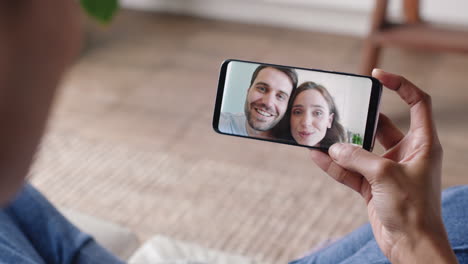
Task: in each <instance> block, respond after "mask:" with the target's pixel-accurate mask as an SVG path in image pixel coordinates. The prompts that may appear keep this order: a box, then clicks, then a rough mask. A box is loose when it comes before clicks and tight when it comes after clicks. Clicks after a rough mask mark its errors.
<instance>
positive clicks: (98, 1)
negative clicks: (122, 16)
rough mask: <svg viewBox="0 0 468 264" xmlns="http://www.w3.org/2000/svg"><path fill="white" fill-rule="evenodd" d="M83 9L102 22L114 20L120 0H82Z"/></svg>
mask: <svg viewBox="0 0 468 264" xmlns="http://www.w3.org/2000/svg"><path fill="white" fill-rule="evenodd" d="M80 3H81V6H82V7H83V9H84V10H85V11H86V12H87V13H88V14H89V15H90V16H92V17H94V18H95V19H97V20H99V21H100V22H102V23H109V22H110V21H111V20H112V17H113V16H114V14H115V12H116V11H117V9H118V7H119V4H118V0H80Z"/></svg>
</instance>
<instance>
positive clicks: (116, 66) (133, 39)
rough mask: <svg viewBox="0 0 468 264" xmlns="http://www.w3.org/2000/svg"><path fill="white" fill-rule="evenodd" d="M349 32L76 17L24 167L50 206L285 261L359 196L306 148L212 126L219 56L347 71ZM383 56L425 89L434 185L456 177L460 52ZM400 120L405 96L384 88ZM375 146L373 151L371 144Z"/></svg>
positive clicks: (332, 233)
mask: <svg viewBox="0 0 468 264" xmlns="http://www.w3.org/2000/svg"><path fill="white" fill-rule="evenodd" d="M361 45H362V40H361V39H359V38H355V37H347V36H338V35H329V34H323V33H315V32H306V31H298V30H288V29H281V28H273V27H265V26H258V25H244V24H237V23H228V22H218V21H212V20H203V19H195V18H190V17H181V16H171V15H162V14H145V13H137V12H133V11H132V12H130V11H125V12H122V13H121V14H120V15H119V16H118V17H117V18H116V20H115V23H114V24H113V25H112V26H110V27H107V28H105V29H96V28H88V33H87V44H86V46H85V48H84V51H83V55H82V57H81V58H80V59H79V60H78V62H77V63H76V65H75V66H74V67H73V69H72V70H71V72H70V73H69V75H68V76H67V78H66V79H65V81H64V83H63V89H62V90H61V92H60V94H59V95H58V97H57V103H56V106H55V108H54V112H53V115H52V119H51V122H50V126H49V129H48V132H47V134H46V136H45V138H44V143H43V144H42V147H41V151H40V153H39V155H38V157H37V161H36V163H35V165H34V167H33V170H32V172H31V177H32V181H33V183H34V184H35V185H36V186H38V188H39V189H40V190H42V191H43V192H44V193H45V194H46V195H47V196H48V197H49V198H50V199H51V200H52V201H53V202H54V203H55V204H57V205H59V206H64V207H69V208H73V209H76V210H79V211H81V212H84V213H87V214H90V215H94V216H97V217H101V218H104V219H108V220H111V221H114V222H117V223H120V224H122V225H125V226H127V227H129V228H131V229H132V230H134V231H135V232H136V233H137V234H138V236H139V237H140V239H141V240H142V241H144V240H146V239H148V238H149V237H151V236H153V235H156V234H163V235H166V236H170V237H173V238H176V239H180V240H185V241H188V242H194V243H198V244H200V245H202V246H206V247H210V248H215V249H219V250H224V251H227V252H230V253H234V254H242V255H246V256H250V257H254V258H257V259H261V260H265V261H269V262H271V263H285V262H286V261H288V260H292V259H294V258H296V257H298V256H300V255H301V254H304V253H306V252H307V251H309V250H310V249H311V248H313V247H314V246H315V245H317V244H318V243H320V242H321V241H323V240H325V239H328V238H336V237H339V236H342V235H344V234H346V233H348V232H350V231H351V230H353V229H354V228H356V227H358V226H359V225H361V224H363V223H364V222H365V221H366V218H367V216H366V211H365V207H364V204H363V201H361V199H360V197H358V196H357V195H356V194H354V193H353V192H351V191H350V190H348V189H346V188H345V187H344V186H341V185H339V184H337V183H335V182H333V181H332V180H331V179H329V178H328V177H327V176H326V175H325V174H324V173H322V172H321V171H319V170H318V169H317V168H316V167H315V166H314V165H313V164H312V162H310V160H309V157H308V151H307V150H305V149H302V148H298V147H292V146H283V145H279V144H271V143H265V142H257V141H253V140H244V139H239V138H234V137H228V136H221V135H218V134H216V133H214V132H213V131H212V129H211V117H212V111H213V103H214V98H215V93H216V85H217V77H218V68H219V66H220V64H221V62H222V61H223V60H225V59H227V58H237V59H246V60H252V61H262V62H271V63H276V64H285V65H295V66H301V67H311V68H321V69H329V70H336V71H346V72H356V71H357V69H358V64H359V58H360V51H361ZM381 67H382V68H384V69H386V70H388V71H393V72H397V73H401V74H403V75H405V76H407V77H408V78H409V79H411V80H413V81H414V82H415V83H416V84H418V85H419V86H420V87H422V88H423V89H424V90H426V91H427V92H429V93H430V94H432V95H433V104H434V109H435V110H434V111H435V116H436V120H437V125H438V129H439V132H440V138H441V140H442V142H443V145H444V147H445V163H444V164H445V165H444V169H443V172H444V178H443V185H444V187H448V186H452V185H457V184H467V183H468V177H467V176H466V169H468V165H467V164H468V163H467V161H468V159H467V156H466V152H468V141H465V139H466V137H467V136H466V134H467V132H468V122H467V121H468V117H467V113H468V105H467V103H466V102H467V100H468V91H467V90H468V85H467V81H466V76H467V69H468V56H461V55H457V54H434V53H422V52H418V51H414V50H398V49H388V50H385V51H384V54H383V60H382V63H381ZM382 111H383V112H384V113H386V114H387V115H389V116H390V117H391V118H392V119H394V120H395V121H396V123H397V124H398V125H399V126H400V127H402V128H403V129H407V127H408V124H409V115H408V107H407V106H406V105H405V104H403V103H402V102H401V101H400V100H399V98H398V97H397V96H395V95H394V94H392V93H389V92H385V93H384V97H383V103H382ZM375 151H376V152H381V151H382V150H381V148H380V147H377V149H376V150H375Z"/></svg>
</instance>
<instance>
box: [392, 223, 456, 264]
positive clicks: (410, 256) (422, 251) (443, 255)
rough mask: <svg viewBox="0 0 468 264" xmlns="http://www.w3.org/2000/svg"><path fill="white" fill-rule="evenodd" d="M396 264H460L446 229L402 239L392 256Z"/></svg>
mask: <svg viewBox="0 0 468 264" xmlns="http://www.w3.org/2000/svg"><path fill="white" fill-rule="evenodd" d="M390 260H391V262H392V263H393V264H396V263H441V264H453V263H458V260H457V258H456V256H455V253H454V252H453V250H452V247H451V246H450V243H449V241H448V237H447V234H446V232H445V229H443V230H442V231H440V232H434V231H431V232H426V233H419V235H415V236H413V238H412V239H410V238H402V239H401V240H400V241H399V243H397V244H396V245H395V246H394V248H393V250H392V252H391V256H390Z"/></svg>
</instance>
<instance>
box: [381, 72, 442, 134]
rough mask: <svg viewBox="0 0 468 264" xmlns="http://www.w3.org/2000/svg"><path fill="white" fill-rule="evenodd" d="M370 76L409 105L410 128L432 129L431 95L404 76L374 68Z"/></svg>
mask: <svg viewBox="0 0 468 264" xmlns="http://www.w3.org/2000/svg"><path fill="white" fill-rule="evenodd" d="M372 76H374V77H375V78H377V79H379V81H380V82H381V83H382V84H383V85H384V86H386V87H387V88H389V89H391V90H394V91H396V92H397V93H398V95H399V96H400V97H401V98H402V99H403V101H405V102H406V103H407V104H408V105H409V106H410V107H411V129H418V128H424V129H430V130H432V131H434V124H433V121H432V107H431V97H430V96H429V95H428V94H426V93H425V92H423V91H422V90H421V89H419V88H418V87H416V86H415V85H414V84H412V83H411V82H410V81H408V80H406V79H405V78H404V77H402V76H399V75H396V74H392V73H388V72H385V71H383V70H381V69H374V70H373V71H372Z"/></svg>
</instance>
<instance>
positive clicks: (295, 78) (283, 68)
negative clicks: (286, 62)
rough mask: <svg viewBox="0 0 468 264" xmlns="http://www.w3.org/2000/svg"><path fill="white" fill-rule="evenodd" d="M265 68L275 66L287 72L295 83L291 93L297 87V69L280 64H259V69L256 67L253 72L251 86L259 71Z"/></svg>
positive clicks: (274, 67)
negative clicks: (279, 65) (280, 65)
mask: <svg viewBox="0 0 468 264" xmlns="http://www.w3.org/2000/svg"><path fill="white" fill-rule="evenodd" d="M265 68H273V69H276V70H278V71H281V72H283V73H284V74H286V75H287V76H288V77H289V79H290V80H291V82H292V84H293V88H292V90H291V94H292V93H293V91H294V89H296V87H297V73H296V70H294V69H291V68H286V67H278V66H270V65H260V66H258V67H257V69H255V71H254V73H253V74H252V79H251V80H250V87H251V86H252V84H253V83H254V81H255V79H256V78H257V75H258V73H259V72H260V71H261V70H263V69H265Z"/></svg>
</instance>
